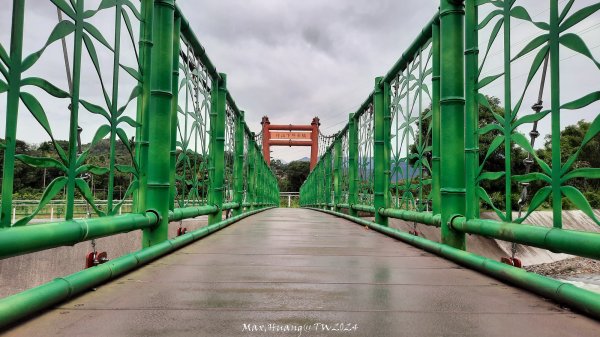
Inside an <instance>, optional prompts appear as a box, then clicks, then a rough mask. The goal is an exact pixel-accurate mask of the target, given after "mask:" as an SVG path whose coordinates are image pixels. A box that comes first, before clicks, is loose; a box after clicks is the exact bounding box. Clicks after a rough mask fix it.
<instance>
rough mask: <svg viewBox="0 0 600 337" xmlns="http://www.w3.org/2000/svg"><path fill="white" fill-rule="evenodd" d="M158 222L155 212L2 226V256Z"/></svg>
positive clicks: (0, 232) (58, 245) (135, 228)
mask: <svg viewBox="0 0 600 337" xmlns="http://www.w3.org/2000/svg"><path fill="white" fill-rule="evenodd" d="M157 223H158V217H157V215H156V214H155V213H153V212H147V213H146V214H145V215H144V214H125V215H118V216H111V217H103V218H91V219H81V220H70V221H62V222H52V223H46V224H39V225H27V226H22V227H9V228H3V229H0V259H4V258H7V257H11V256H17V255H21V254H26V253H32V252H37V251H40V250H44V249H49V248H55V247H60V246H72V245H74V244H76V243H79V242H82V241H87V240H92V239H97V238H101V237H105V236H110V235H114V234H119V233H126V232H131V231H133V230H137V229H143V228H150V227H152V226H154V225H156V224H157Z"/></svg>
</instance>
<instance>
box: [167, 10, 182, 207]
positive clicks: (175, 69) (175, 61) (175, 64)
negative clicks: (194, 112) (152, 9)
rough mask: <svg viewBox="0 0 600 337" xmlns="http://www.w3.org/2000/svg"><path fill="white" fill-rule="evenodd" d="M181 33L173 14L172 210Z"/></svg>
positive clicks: (172, 203) (173, 205) (170, 191)
mask: <svg viewBox="0 0 600 337" xmlns="http://www.w3.org/2000/svg"><path fill="white" fill-rule="evenodd" d="M180 35H181V17H180V16H177V15H176V16H175V23H174V29H173V37H172V38H171V41H172V43H173V67H172V76H173V79H172V82H171V85H172V89H171V94H172V95H173V99H172V100H171V137H170V138H171V139H170V144H171V152H170V159H171V163H170V172H169V185H170V189H169V210H171V211H173V210H174V209H175V195H176V193H177V186H176V181H177V179H176V175H177V173H176V168H177V129H178V123H177V119H178V118H177V117H178V114H179V111H178V107H179V52H180V47H179V36H180Z"/></svg>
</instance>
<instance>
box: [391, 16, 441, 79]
mask: <svg viewBox="0 0 600 337" xmlns="http://www.w3.org/2000/svg"><path fill="white" fill-rule="evenodd" d="M438 20H439V13H435V15H434V16H433V18H431V20H429V22H427V24H426V25H425V27H423V29H422V30H421V32H420V33H419V35H417V38H416V39H415V40H414V41H413V42H412V43H411V44H410V46H408V49H406V51H405V52H404V53H402V56H401V57H400V58H399V59H398V61H396V63H394V65H393V66H392V68H391V69H390V70H389V71H388V73H387V74H386V75H385V76H384V77H383V81H384V82H388V83H389V82H391V81H392V80H393V79H394V77H396V76H397V75H398V73H399V72H400V71H402V70H404V69H406V65H407V64H408V63H409V62H411V61H412V60H414V58H415V55H416V54H417V53H418V52H419V50H420V49H421V48H422V47H423V46H424V45H425V44H426V43H427V41H429V39H431V36H432V27H433V24H434V23H435V22H436V21H438Z"/></svg>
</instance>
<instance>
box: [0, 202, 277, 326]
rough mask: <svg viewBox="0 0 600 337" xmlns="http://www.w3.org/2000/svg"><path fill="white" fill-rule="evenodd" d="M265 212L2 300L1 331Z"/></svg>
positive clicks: (195, 233)
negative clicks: (16, 322) (9, 325)
mask: <svg viewBox="0 0 600 337" xmlns="http://www.w3.org/2000/svg"><path fill="white" fill-rule="evenodd" d="M265 209H266V208H264V209H260V210H255V211H251V212H246V213H244V214H241V215H238V216H235V217H231V218H229V219H227V220H223V221H221V222H218V223H215V224H213V225H210V226H206V227H203V228H200V229H197V230H195V231H193V232H189V233H187V234H184V235H182V236H178V237H176V238H174V239H171V240H167V241H164V242H162V243H159V244H156V245H154V246H151V247H148V248H144V249H142V250H140V251H137V252H135V253H131V254H127V255H123V256H121V257H119V258H116V259H114V260H111V261H109V262H106V263H104V264H101V265H98V266H95V267H92V268H88V269H84V270H82V271H80V272H77V273H75V274H71V275H69V276H65V277H61V278H57V279H55V280H53V281H51V282H48V283H45V284H43V285H41V286H38V287H35V288H31V289H29V290H26V291H23V292H21V293H18V294H15V295H12V296H9V297H6V298H3V299H1V300H0V328H2V327H5V326H7V325H8V324H11V323H14V322H15V321H17V320H19V319H22V318H24V317H27V316H29V315H31V314H34V313H36V312H38V311H40V310H42V309H46V308H49V307H51V306H53V305H55V304H58V303H60V302H63V301H65V300H67V299H69V298H72V297H73V296H76V295H77V294H80V293H82V292H83V291H85V290H87V289H89V288H92V287H96V286H98V285H100V284H102V283H105V282H106V281H109V280H111V279H114V278H116V277H118V276H120V275H123V274H125V273H127V272H129V271H132V270H134V269H136V268H138V267H140V266H142V265H144V264H146V263H148V262H150V261H152V260H154V259H156V258H159V257H161V256H163V255H165V254H167V253H170V252H172V251H174V250H177V249H179V248H181V247H183V246H185V245H187V244H189V243H191V242H194V241H196V240H198V239H200V238H203V237H205V236H207V235H209V234H211V233H214V232H216V231H218V230H220V229H222V228H224V227H226V226H228V225H230V224H232V223H234V222H236V221H238V220H241V219H243V218H245V217H247V216H250V215H253V214H255V213H258V212H261V211H263V210H265Z"/></svg>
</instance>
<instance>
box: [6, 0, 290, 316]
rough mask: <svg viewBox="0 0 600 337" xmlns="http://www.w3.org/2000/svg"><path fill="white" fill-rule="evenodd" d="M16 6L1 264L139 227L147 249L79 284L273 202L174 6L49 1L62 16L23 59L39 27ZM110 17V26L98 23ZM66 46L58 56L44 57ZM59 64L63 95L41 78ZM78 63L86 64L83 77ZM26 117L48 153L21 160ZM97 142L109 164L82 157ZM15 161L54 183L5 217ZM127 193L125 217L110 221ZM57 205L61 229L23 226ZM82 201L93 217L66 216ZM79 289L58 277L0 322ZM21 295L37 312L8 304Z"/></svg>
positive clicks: (271, 188)
mask: <svg viewBox="0 0 600 337" xmlns="http://www.w3.org/2000/svg"><path fill="white" fill-rule="evenodd" d="M25 3H26V1H25V0H14V1H13V2H12V12H13V15H12V22H11V40H10V48H5V46H3V45H1V44H0V74H1V75H0V95H6V101H7V106H6V115H5V116H6V124H5V136H4V139H5V140H4V142H3V143H1V145H0V146H1V148H2V150H3V152H4V156H3V176H2V204H1V215H0V258H6V257H10V256H15V255H20V254H25V253H29V252H35V251H39V250H43V249H48V248H52V247H58V246H63V245H73V244H75V243H78V242H82V241H87V240H91V239H94V238H99V237H104V236H110V235H114V234H118V233H123V232H129V231H133V230H142V231H143V239H142V240H143V242H142V245H143V247H144V249H142V250H141V251H140V252H138V253H135V254H137V255H135V254H134V255H135V259H136V260H137V262H136V263H133V264H132V263H125V264H124V265H119V263H120V262H118V261H120V260H121V259H125V260H126V259H129V258H131V257H123V258H120V259H117V260H113V261H111V262H110V264H111V265H110V266H108V267H102V268H104V269H103V270H104V271H103V272H100V271H98V270H99V269H98V270H96V271H91V269H96V268H91V269H90V270H89V271H88V270H85V271H82V272H81V273H79V274H80V275H79V276H77V277H85V278H86V279H87V278H89V280H88V281H89V282H87V281H86V282H84V284H85V286H83V287H84V288H85V287H88V286H91V284H97V283H98V282H103V281H104V280H106V279H108V278H112V277H115V276H116V275H118V274H120V273H122V272H125V271H126V270H130V269H131V268H134V267H136V266H138V265H140V264H142V263H144V262H146V261H149V260H151V259H152V258H154V257H156V256H160V255H162V254H165V253H167V252H169V251H171V250H173V249H175V248H176V247H179V246H180V245H181V244H182V243H184V242H185V243H187V242H190V241H193V240H195V239H197V238H200V237H202V236H205V235H207V234H208V233H211V232H213V231H215V230H218V229H219V228H222V227H223V226H225V225H227V224H229V223H231V222H233V221H235V220H238V219H240V218H241V217H244V216H247V215H250V214H253V213H255V212H257V211H259V210H262V209H265V208H268V207H274V206H277V205H278V203H279V190H278V186H277V179H276V177H275V175H274V174H273V173H272V171H271V170H270V169H269V167H268V165H267V163H266V162H265V161H264V159H263V158H262V154H261V151H260V149H259V148H258V146H257V144H256V142H255V141H254V138H255V136H254V134H253V133H252V132H250V130H249V129H248V126H247V125H246V123H245V121H244V113H243V111H240V110H239V109H238V107H237V105H236V103H235V101H234V100H233V98H232V96H231V95H230V93H229V91H228V90H227V80H226V75H225V74H222V73H218V72H217V70H216V68H215V66H214V65H213V64H212V62H211V61H210V59H209V58H208V56H207V55H206V52H205V50H204V48H203V47H202V45H201V44H200V42H199V41H198V39H197V37H196V36H195V35H194V33H193V31H192V30H191V29H190V26H189V24H188V22H187V21H186V19H185V17H184V16H183V13H181V11H180V10H179V8H177V6H176V5H175V2H174V1H173V0H142V1H140V2H130V1H127V0H117V1H102V2H100V4H99V5H98V7H95V8H89V5H87V4H86V2H85V1H84V0H78V1H71V2H68V1H65V0H50V1H49V2H48V6H49V7H50V8H54V9H56V10H57V11H58V13H59V21H58V23H57V24H56V25H55V27H54V29H53V30H52V31H51V32H50V34H49V37H48V38H47V40H46V42H45V44H44V45H42V46H39V47H38V48H39V49H38V50H37V51H36V52H33V53H31V54H29V55H24V53H23V50H24V49H23V45H24V36H25V33H24V32H25V31H27V30H29V29H37V28H35V27H34V25H32V24H30V23H28V22H26V20H25V17H26V16H25V12H26V11H25V7H26V6H25ZM106 18H110V19H112V20H114V25H98V26H96V25H94V22H98V20H102V21H104V20H106ZM105 36H111V37H113V38H114V40H113V41H112V42H111V41H109V40H108V39H107V38H105ZM61 42H62V46H63V52H64V55H63V54H61V55H47V54H50V53H49V51H50V50H56V48H51V47H54V46H55V45H56V46H57V48H60V47H59V46H60V44H61ZM67 42H68V44H70V45H71V47H70V48H69V47H67ZM63 56H64V58H65V59H66V69H67V76H66V77H67V78H68V81H67V84H66V86H63V85H59V84H58V83H51V82H50V80H47V79H44V78H42V77H38V76H36V73H39V72H40V69H43V67H44V66H45V65H47V64H48V62H49V60H50V58H54V59H57V58H58V57H60V59H61V60H62V58H63ZM106 60H112V62H108V61H106ZM107 63H108V64H107ZM87 65H89V66H90V67H91V68H89V69H84V67H85V66H87ZM84 72H85V73H84ZM84 81H85V83H84ZM94 90H95V91H94ZM125 93H126V94H125ZM136 105H137V109H136V108H134V107H135V106H136ZM57 109H58V110H62V111H67V112H69V124H68V140H67V141H60V140H59V139H60V138H59V135H57V133H56V132H55V130H56V129H58V126H57V125H55V124H54V120H53V117H55V115H53V114H52V113H51V111H55V110H57ZM23 115H30V116H31V117H33V119H34V120H35V121H37V123H38V125H36V126H34V127H33V128H34V130H35V128H38V129H39V130H41V132H44V133H45V134H46V136H47V138H48V140H49V142H51V144H52V147H53V153H52V154H49V155H47V156H46V157H32V156H28V155H25V154H20V153H18V151H17V147H16V143H17V139H18V138H19V137H20V136H21V135H20V134H19V133H20V132H22V128H20V127H19V125H20V124H19V122H20V121H22V120H23V118H25V117H27V118H28V117H29V116H25V117H23ZM94 118H96V119H95V121H96V122H97V121H98V120H101V121H102V122H101V123H98V124H101V126H100V127H99V128H98V129H96V130H95V131H91V130H88V127H86V123H89V122H90V121H91V120H94ZM21 123H24V122H21ZM80 126H83V128H80ZM82 129H83V130H82ZM82 133H83V136H86V135H92V134H93V136H92V137H87V138H89V139H91V142H90V143H89V144H88V145H85V146H82V143H81V140H80V137H81V134H82ZM101 142H108V144H109V146H108V153H107V156H108V160H107V161H106V162H105V163H101V164H99V163H92V162H90V160H89V158H90V153H92V152H93V151H95V150H96V148H97V147H98V145H99V144H100V143H101ZM118 146H123V147H124V148H125V150H126V156H125V157H123V156H121V155H118V153H117V147H118ZM17 161H19V162H21V163H24V164H26V165H28V166H31V167H34V168H37V169H39V170H40V172H41V171H43V170H44V169H52V170H58V171H60V176H59V177H57V178H56V179H54V180H53V181H52V182H50V183H49V184H48V185H47V187H46V189H45V191H44V193H43V196H42V197H41V200H40V201H39V203H37V205H35V209H34V210H33V211H32V212H31V213H30V214H27V215H26V216H24V217H22V218H17V219H16V221H12V218H13V214H12V212H13V209H14V207H13V206H14V205H13V200H12V199H13V198H12V196H13V192H14V191H13V188H14V184H13V182H14V179H15V177H14V172H15V171H14V169H15V164H16V162H17ZM117 172H119V173H120V174H125V175H128V176H129V177H130V179H129V180H130V184H129V187H128V188H127V190H126V191H125V192H124V193H122V195H121V197H120V199H119V200H116V199H115V197H114V195H115V175H116V173H117ZM92 175H93V176H94V177H95V178H96V180H97V181H98V180H101V179H104V180H106V181H108V192H107V193H106V198H107V200H105V201H103V202H101V203H100V202H97V201H96V200H95V197H94V194H93V193H92V190H93V187H92V188H90V179H89V178H90V177H91V176H92ZM91 181H93V180H91ZM131 198H133V206H132V209H133V211H132V213H130V214H123V215H117V214H119V213H120V212H122V210H121V207H122V206H123V202H124V201H125V200H129V201H131ZM56 200H63V205H64V207H65V212H64V219H63V220H62V221H59V222H53V223H46V224H35V225H34V224H30V222H31V220H32V219H33V218H34V217H35V216H36V215H37V214H38V213H39V212H40V211H41V210H43V209H44V207H46V206H47V205H49V204H52V203H53V202H56ZM82 202H85V204H86V205H87V207H90V208H91V210H92V211H93V212H95V213H96V215H97V216H98V217H96V218H90V219H85V218H84V219H81V218H75V216H74V215H75V214H74V209H75V206H76V205H80V204H81V203H82ZM78 207H80V206H78ZM224 211H226V212H224ZM229 212H232V216H231V217H230V216H229ZM225 213H226V214H225ZM200 215H207V216H208V217H209V225H208V227H205V228H203V229H200V230H198V231H196V232H192V233H188V234H186V235H184V236H182V237H181V238H177V239H174V240H175V241H173V240H169V238H168V226H169V222H170V221H176V220H181V219H185V218H192V217H197V216H200ZM175 242H177V243H175ZM155 247H162V248H160V249H158V248H156V249H155ZM152 249H154V250H152ZM151 250H152V251H151ZM132 256H133V255H132ZM141 256H142V257H141ZM125 260H123V261H125ZM117 265H118V267H117ZM98 268H99V267H98ZM107 268H108V269H109V270H110V272H109V273H108V274H106V273H105V272H107V270H105V269H107ZM113 268H118V270H119V271H117V270H115V269H113ZM94 273H96V274H97V273H100V274H102V273H104V274H103V275H104V276H102V277H99V278H97V277H96V276H98V275H96V274H94ZM83 275H85V276H83ZM73 282H78V281H73ZM74 285H75V283H72V282H71V281H70V279H69V278H63V279H61V281H60V282H58V283H56V281H55V282H54V283H49V284H47V285H43V286H41V287H38V288H34V289H33V290H31V291H28V292H26V293H23V294H20V295H15V296H16V297H15V296H12V297H9V298H6V299H3V300H0V326H2V325H5V324H7V323H9V322H11V321H13V320H15V319H18V318H19V317H23V316H24V315H26V314H28V313H31V312H34V311H36V310H39V309H41V308H42V307H44V306H47V305H51V304H52V303H56V301H57V300H58V299H59V298H60V299H64V298H67V297H69V296H71V295H73V294H74V292H73V289H74V288H73V287H74ZM80 286H81V284H79V285H78V286H76V287H75V288H77V287H80ZM84 288H80V290H78V291H81V290H82V289H84ZM65 289H66V290H65ZM69 289H70V290H69ZM65 291H66V294H65ZM75 292H77V291H75ZM63 295H64V296H63ZM40 296H41V297H40ZM49 297H52V298H53V300H49V299H48V298H49ZM26 298H27V299H26ZM16 299H20V300H19V301H23V300H24V301H25V302H29V303H30V304H31V303H35V305H33V306H29V305H28V306H22V305H19V306H18V308H16V309H15V308H11V306H12V305H14V303H15V300H16ZM25 299H26V300H25Z"/></svg>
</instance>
